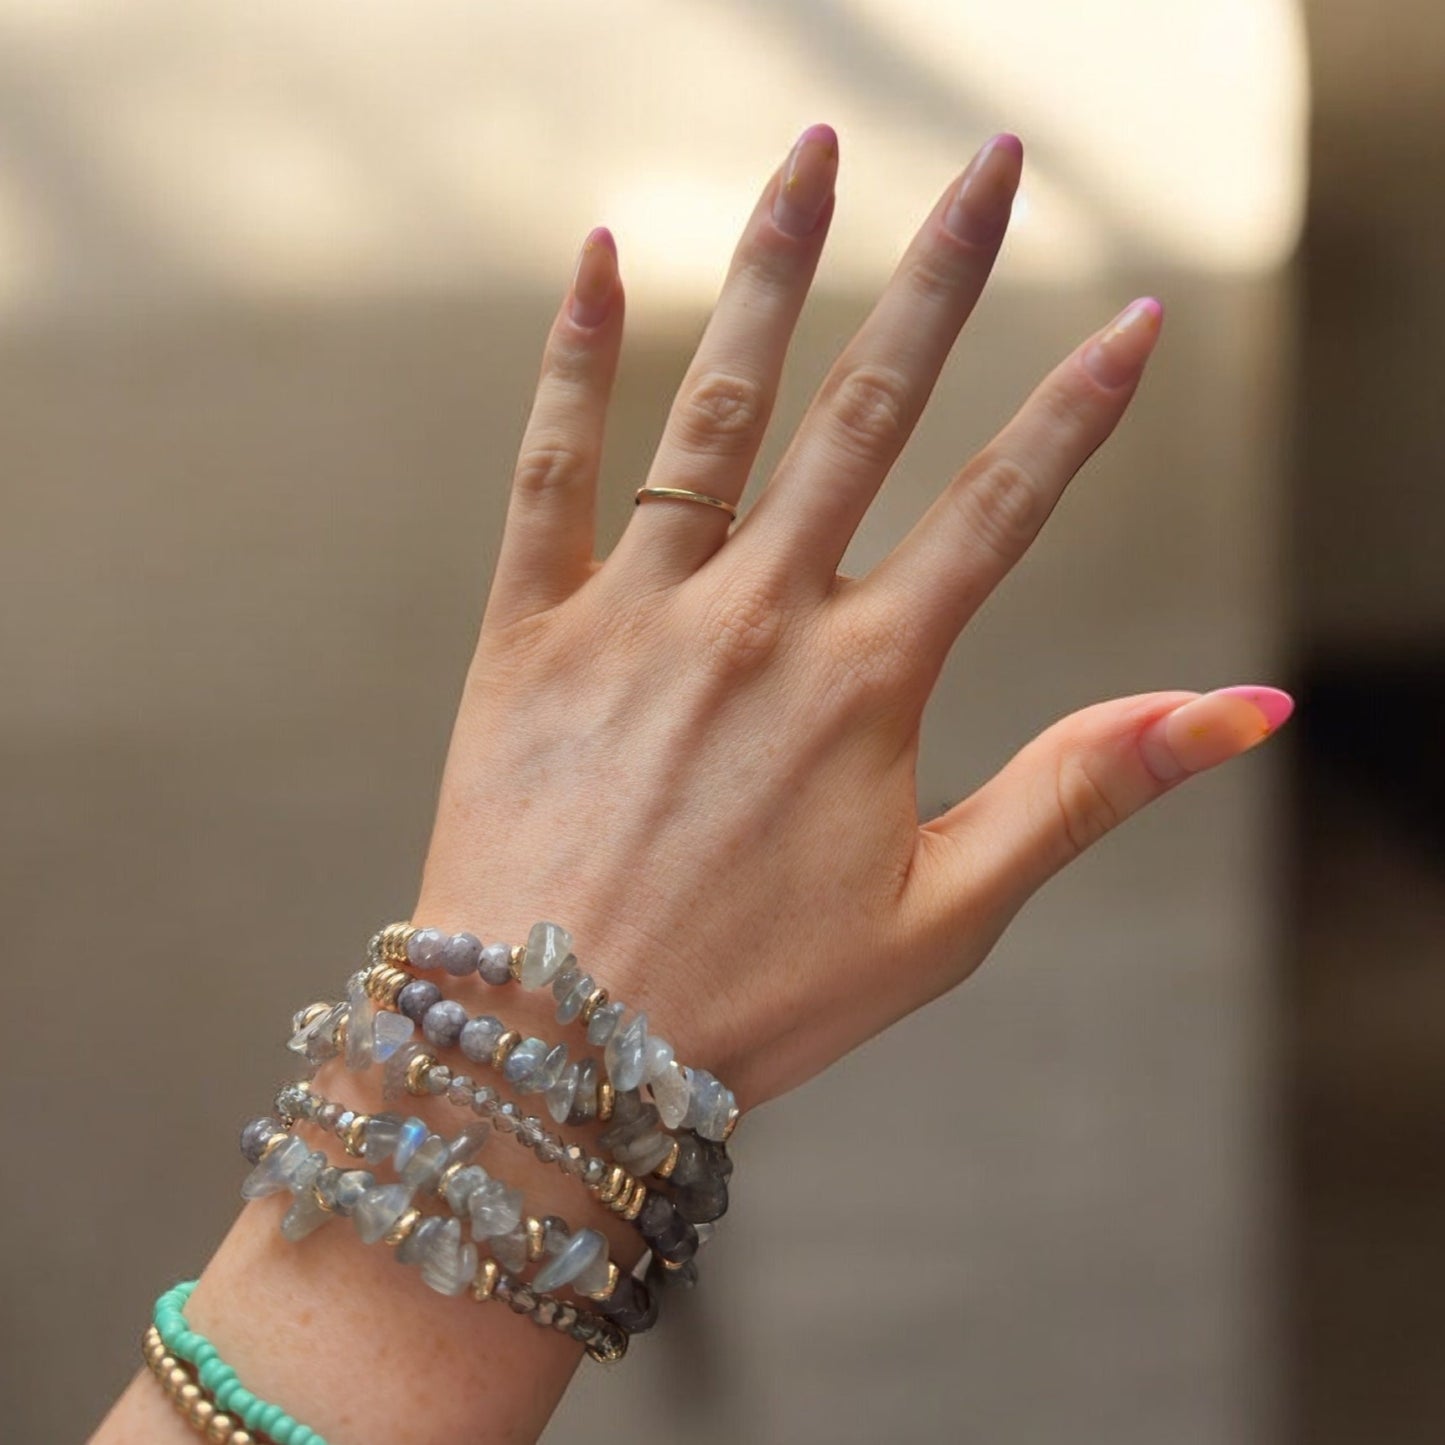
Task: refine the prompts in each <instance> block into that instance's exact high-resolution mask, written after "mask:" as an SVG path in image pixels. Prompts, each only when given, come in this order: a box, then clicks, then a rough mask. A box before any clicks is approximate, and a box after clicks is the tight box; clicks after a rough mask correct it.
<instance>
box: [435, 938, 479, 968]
mask: <svg viewBox="0 0 1445 1445" xmlns="http://www.w3.org/2000/svg"><path fill="white" fill-rule="evenodd" d="M481 957H482V940H481V939H480V938H478V937H477V936H476V934H474V933H454V934H452V936H451V937H450V938H449V939H447V941H446V946H445V947H444V948H443V949H442V967H443V968H444V969H446V971H447V972H448V973H449V974H451V975H452V976H453V977H454V978H464V977H465V976H466V975H467V974H469V973H475V972H476V971H477V964H478V962H479V961H480V960H481Z"/></svg>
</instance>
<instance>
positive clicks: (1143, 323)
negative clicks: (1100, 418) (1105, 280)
mask: <svg viewBox="0 0 1445 1445" xmlns="http://www.w3.org/2000/svg"><path fill="white" fill-rule="evenodd" d="M1163 324H1164V307H1163V305H1162V304H1161V303H1160V301H1159V300H1158V298H1157V297H1154V296H1140V297H1138V298H1137V299H1135V300H1133V301H1131V302H1130V303H1129V304H1128V305H1127V306H1126V307H1125V308H1124V309H1123V310H1122V311H1121V312H1120V313H1119V314H1118V315H1117V316H1116V317H1115V318H1114V319H1113V320H1112V321H1111V322H1110V323H1109V324H1108V325H1107V326H1106V327H1105V328H1104V329H1103V330H1102V331H1101V332H1100V333H1099V334H1098V335H1097V336H1096V337H1095V338H1094V339H1093V340H1092V341H1091V342H1090V343H1089V344H1088V346H1086V347H1085V348H1084V358H1083V359H1084V366H1085V368H1086V369H1087V370H1088V372H1089V374H1090V375H1091V376H1092V377H1093V378H1094V380H1095V381H1097V382H1098V383H1099V385H1100V386H1106V387H1109V388H1111V389H1112V388H1113V387H1116V386H1123V385H1125V384H1126V383H1127V382H1130V381H1133V380H1134V379H1135V377H1136V376H1138V374H1139V371H1140V369H1141V368H1142V367H1143V365H1144V363H1145V362H1146V361H1147V360H1148V359H1149V353H1150V352H1151V351H1153V349H1154V343H1155V342H1156V341H1158V339H1159V329H1160V327H1162V326H1163Z"/></svg>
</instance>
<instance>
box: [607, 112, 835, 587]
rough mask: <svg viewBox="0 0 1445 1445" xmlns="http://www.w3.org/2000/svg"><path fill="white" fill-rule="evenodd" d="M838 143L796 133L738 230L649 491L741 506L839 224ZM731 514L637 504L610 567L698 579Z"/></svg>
mask: <svg viewBox="0 0 1445 1445" xmlns="http://www.w3.org/2000/svg"><path fill="white" fill-rule="evenodd" d="M837 173H838V137H837V135H836V134H835V133H834V131H833V128H832V127H831V126H828V125H814V126H810V127H809V128H808V129H807V130H805V131H804V132H803V134H802V135H801V136H799V138H798V140H797V142H796V143H795V145H794V147H793V149H792V151H791V152H790V153H789V155H788V158H787V160H786V161H785V162H784V164H783V165H782V166H781V167H780V168H779V170H778V171H776V172H774V174H773V176H772V178H771V179H770V180H769V182H768V185H767V186H766V188H765V189H764V191H763V194H762V196H761V197H760V198H759V200H758V203H757V205H756V207H755V208H754V211H753V214H752V217H751V219H750V220H749V221H748V224H747V227H746V228H745V230H744V232H743V236H742V239H741V240H740V241H739V243H738V246H737V249H736V251H735V252H734V253H733V258H732V264H731V266H730V268H729V270H728V275H727V279H726V281H725V282H724V284H723V289H722V293H721V295H720V296H719V298H718V303H717V306H716V307H715V308H714V310H713V313H712V316H711V317H710V318H709V319H708V324H707V328H706V330H705V331H704V332H703V337H702V341H701V342H700V343H699V345H698V349H697V352H696V354H695V356H694V357H693V360H692V363H691V365H690V366H689V367H688V369H687V374H686V375H685V376H684V377H683V380H682V385H681V386H680V388H679V389H678V394H677V398H676V400H675V401H674V402H673V405H672V409H671V412H670V413H669V415H668V419H667V425H666V427H665V429H664V431H663V435H662V439H661V441H660V443H659V445H658V448H657V453H656V455H655V456H654V458H653V461H652V466H651V468H650V469H649V471H648V474H647V479H646V482H645V485H647V486H649V487H681V488H686V489H687V490H689V491H694V492H702V493H703V494H705V495H707V496H711V497H718V498H720V499H722V500H723V501H726V502H730V503H734V504H735V503H736V502H737V500H738V498H739V497H741V496H742V493H743V488H744V487H745V486H746V485H747V480H748V473H749V471H750V470H751V468H752V465H753V462H754V460H755V459H756V457H757V454H758V449H759V447H760V446H761V445H762V440H763V434H764V432H765V431H766V430H767V425H768V419H769V417H770V416H771V414H772V409H773V404H774V402H775V401H776V399H777V392H778V382H779V379H780V377H781V375H782V370H783V363H784V360H785V358H786V355H787V349H788V342H789V340H790V339H791V337H792V334H793V330H794V327H795V326H796V325H797V320H798V316H799V314H800V313H801V311H802V309H803V302H804V300H805V299H806V297H807V294H808V286H809V285H810V283H811V282H812V279H813V274H814V272H815V271H816V270H817V265H818V258H819V256H820V254H821V252H822V247H823V238H824V236H825V235H826V233H827V228H828V222H829V221H830V219H831V217H832V202H833V186H834V181H835V179H836V177H837ZM728 524H729V519H728V515H727V513H726V512H723V511H719V510H717V509H716V508H712V507H705V506H699V505H697V504H696V503H692V502H686V501H650V502H646V503H644V504H643V505H642V506H640V507H639V508H638V509H637V510H636V512H635V513H634V515H633V518H632V520H631V522H630V523H629V525H628V528H627V532H626V534H625V535H624V537H623V539H622V541H621V542H620V543H619V544H618V547H617V549H616V551H614V553H613V558H614V559H615V560H616V561H617V562H618V563H619V564H620V565H622V566H626V567H628V568H634V567H636V568H645V569H647V570H648V571H650V572H651V573H652V574H653V575H654V576H655V577H657V578H659V579H662V580H668V579H680V578H681V577H684V576H687V575H689V574H690V573H692V572H693V571H695V570H696V569H697V568H698V567H699V566H700V565H701V564H702V563H703V562H704V561H705V560H706V559H707V558H708V557H709V556H711V555H712V553H713V552H715V551H716V550H717V548H718V547H720V546H721V545H722V543H723V541H724V540H725V539H726V537H727V532H728Z"/></svg>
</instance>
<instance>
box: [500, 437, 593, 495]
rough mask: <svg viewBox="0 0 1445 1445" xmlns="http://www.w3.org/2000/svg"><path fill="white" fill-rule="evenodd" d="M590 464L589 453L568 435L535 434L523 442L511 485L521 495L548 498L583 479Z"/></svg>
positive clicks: (588, 470)
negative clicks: (539, 435)
mask: <svg viewBox="0 0 1445 1445" xmlns="http://www.w3.org/2000/svg"><path fill="white" fill-rule="evenodd" d="M592 463H593V458H592V454H591V453H590V452H589V451H588V450H587V449H586V448H585V447H581V446H579V445H578V444H577V443H576V442H575V441H573V440H572V439H571V438H569V437H563V436H542V437H538V438H536V439H535V440H533V441H530V442H527V443H525V444H524V446H523V448H522V451H521V454H520V455H519V456H518V458H517V467H516V471H515V472H514V473H513V477H512V487H513V490H514V491H517V492H519V493H521V494H522V495H523V496H525V497H531V498H546V497H550V496H551V495H553V494H554V493H556V492H561V491H566V490H568V489H570V488H572V487H575V486H577V485H578V484H579V483H581V482H584V481H585V480H586V479H587V478H588V477H589V476H590V475H591V470H590V469H591V467H592Z"/></svg>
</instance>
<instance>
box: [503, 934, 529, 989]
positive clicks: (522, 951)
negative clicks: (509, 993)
mask: <svg viewBox="0 0 1445 1445" xmlns="http://www.w3.org/2000/svg"><path fill="white" fill-rule="evenodd" d="M526 956H527V945H526V944H525V943H514V944H513V945H512V951H511V953H510V954H509V955H508V958H507V965H508V967H509V968H510V969H511V970H512V977H513V978H514V979H515V980H516V981H517V982H518V983H521V981H522V960H523V959H524V958H526Z"/></svg>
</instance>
